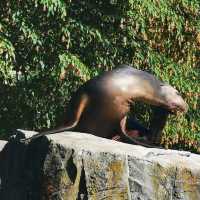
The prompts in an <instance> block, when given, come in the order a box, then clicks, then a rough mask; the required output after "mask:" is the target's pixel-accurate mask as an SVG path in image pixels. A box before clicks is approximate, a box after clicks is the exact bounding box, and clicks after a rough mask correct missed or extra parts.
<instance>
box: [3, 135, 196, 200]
mask: <svg viewBox="0 0 200 200" xmlns="http://www.w3.org/2000/svg"><path fill="white" fill-rule="evenodd" d="M24 134H25V137H30V136H31V135H33V134H35V132H30V131H25V132H24ZM22 135H23V134H22V133H21V136H20V134H18V136H17V137H15V138H13V139H12V140H11V141H9V142H8V143H7V144H6V145H5V147H4V149H3V150H2V151H1V153H0V163H1V164H0V179H1V187H0V199H1V200H40V199H41V200H43V199H44V200H46V199H56V200H76V199H78V200H81V199H83V200H86V199H89V200H102V199H104V200H112V199H113V200H126V199H131V200H168V199H169V200H180V199H181V200H182V199H184V200H198V199H200V155H196V154H192V153H189V152H184V151H176V150H164V149H155V148H145V147H141V146H137V145H129V144H124V143H120V142H117V141H112V140H107V139H104V138H99V137H96V136H93V135H89V134H84V133H75V132H64V133H60V134H55V135H50V136H48V137H42V138H38V139H36V140H33V141H31V142H30V143H28V144H24V143H20V142H19V138H20V137H22Z"/></svg>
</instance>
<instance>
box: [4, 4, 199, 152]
mask: <svg viewBox="0 0 200 200" xmlns="http://www.w3.org/2000/svg"><path fill="white" fill-rule="evenodd" d="M199 10H200V3H199V1H198V0H143V1H141V0H128V1H118V0H110V1H104V0H100V1H94V0H82V1H70V0H69V1H62V0H25V1H10V0H7V1H2V2H1V6H0V20H1V21H0V84H1V89H0V95H1V98H0V107H1V111H0V134H1V135H2V136H3V135H5V133H6V131H7V130H10V129H12V128H13V129H15V128H27V129H40V130H41V129H43V128H49V127H53V126H55V125H56V124H58V123H59V120H61V119H62V115H63V113H64V109H65V105H66V103H67V101H68V99H69V98H70V95H71V93H72V92H73V91H74V90H76V88H77V87H78V86H79V85H80V84H81V83H83V82H85V81H86V80H88V79H90V78H91V77H93V76H95V75H97V74H99V73H100V72H102V71H104V70H109V69H112V68H113V67H114V66H116V65H117V64H121V63H129V64H131V65H133V66H135V67H136V68H140V69H145V70H147V71H150V72H152V73H153V74H155V75H157V76H158V77H160V78H161V79H163V80H165V81H166V82H169V83H170V84H172V85H173V86H175V87H177V89H178V90H179V91H180V92H181V93H182V95H183V96H184V97H185V98H186V101H187V102H188V104H189V106H190V109H189V112H188V113H187V114H186V116H181V117H173V116H172V117H171V118H170V120H169V123H168V125H167V127H166V129H165V135H164V137H163V142H164V143H165V144H166V145H167V146H172V145H177V144H178V143H179V146H180V147H181V148H185V149H187V148H190V149H193V150H197V148H198V143H199V141H200V138H199V135H198V133H199V132H200V120H199V119H200V112H199V110H198V107H199V95H200V87H199V86H200V78H199V77H200V72H199V69H200V66H199V65H200V15H199ZM137 109H139V108H136V110H137ZM145 116H146V115H144V116H139V117H140V118H141V119H142V120H145ZM146 119H148V117H146Z"/></svg>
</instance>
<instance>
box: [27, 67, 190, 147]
mask: <svg viewBox="0 0 200 200" xmlns="http://www.w3.org/2000/svg"><path fill="white" fill-rule="evenodd" d="M135 101H141V102H144V103H147V104H151V105H155V106H158V107H161V108H164V109H166V110H167V111H169V112H171V113H176V112H177V111H180V112H186V111H187V109H188V105H187V103H186V102H185V101H184V100H183V98H182V97H181V96H180V95H179V93H178V91H177V90H176V89H174V88H173V87H172V86H170V85H168V84H166V83H163V82H162V81H160V80H158V79H156V78H155V77H154V76H153V75H151V74H150V73H147V72H145V71H141V70H138V69H134V68H133V67H130V66H128V65H121V66H119V67H117V68H115V69H113V70H111V71H107V72H104V73H102V74H101V75H99V76H97V77H95V78H93V79H91V80H89V81H87V82H86V83H84V84H83V85H82V86H81V87H80V88H79V89H78V90H77V91H76V92H75V94H74V95H73V96H72V98H71V100H70V102H69V105H68V107H67V112H66V118H65V119H66V121H65V122H64V125H63V126H62V127H60V128H57V129H53V130H50V131H46V132H42V133H39V134H36V135H35V136H33V137H31V138H28V139H25V141H27V140H31V139H34V138H37V137H40V136H43V135H46V134H53V133H59V132H63V131H67V130H72V131H77V132H85V133H90V134H93V135H96V136H100V137H104V138H109V139H111V138H112V137H113V136H114V135H115V134H116V132H120V134H121V135H122V137H123V138H126V139H128V140H130V141H131V142H132V143H135V144H141V143H140V142H137V141H135V140H134V139H131V138H130V137H129V136H128V135H127V132H126V127H125V124H126V120H127V114H128V113H129V111H130V106H131V105H132V104H133V103H134V102H135ZM142 145H143V144H142ZM144 146H146V145H144ZM147 146H148V145H147Z"/></svg>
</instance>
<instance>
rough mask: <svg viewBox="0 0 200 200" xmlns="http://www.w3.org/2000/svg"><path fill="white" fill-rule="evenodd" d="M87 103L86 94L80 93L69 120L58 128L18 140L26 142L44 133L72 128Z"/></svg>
mask: <svg viewBox="0 0 200 200" xmlns="http://www.w3.org/2000/svg"><path fill="white" fill-rule="evenodd" d="M87 103H88V96H87V95H86V94H82V95H80V98H79V101H76V103H75V104H74V109H73V112H72V111H71V112H70V115H69V116H71V117H70V118H71V120H70V121H68V122H67V123H66V124H65V125H64V126H62V127H60V128H55V129H53V130H49V131H45V132H41V133H38V134H36V135H34V136H32V137H30V138H25V139H21V140H20V141H21V142H27V141H30V140H32V139H36V138H39V137H41V136H44V135H49V134H54V133H60V132H63V131H69V130H72V129H73V128H74V127H75V126H76V125H77V124H78V122H79V120H80V117H81V114H82V112H83V110H84V109H85V107H86V106H87Z"/></svg>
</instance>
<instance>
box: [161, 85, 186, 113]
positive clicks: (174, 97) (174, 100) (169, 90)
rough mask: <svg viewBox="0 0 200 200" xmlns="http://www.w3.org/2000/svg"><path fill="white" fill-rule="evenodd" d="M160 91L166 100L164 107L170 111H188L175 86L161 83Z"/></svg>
mask: <svg viewBox="0 0 200 200" xmlns="http://www.w3.org/2000/svg"><path fill="white" fill-rule="evenodd" d="M161 93H162V96H163V98H164V101H165V102H166V108H167V109H168V110H169V111H170V112H171V113H174V114H176V113H177V112H181V113H186V112H187V111H188V104H187V103H186V102H185V101H184V99H183V98H182V97H181V95H180V94H179V92H178V91H177V90H176V89H175V88H173V87H172V86H170V85H163V86H161Z"/></svg>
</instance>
